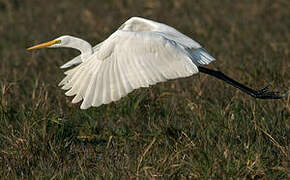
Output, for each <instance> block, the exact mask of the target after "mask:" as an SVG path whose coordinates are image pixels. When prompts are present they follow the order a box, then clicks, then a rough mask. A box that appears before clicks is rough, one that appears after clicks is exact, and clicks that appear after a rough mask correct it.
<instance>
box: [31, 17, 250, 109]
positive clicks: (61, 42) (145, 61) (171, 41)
mask: <svg viewBox="0 0 290 180" xmlns="http://www.w3.org/2000/svg"><path fill="white" fill-rule="evenodd" d="M42 47H51V48H58V47H70V48H75V49H78V50H79V51H80V52H81V54H80V55H79V56H77V57H75V58H74V59H72V60H70V61H69V62H67V63H65V64H64V65H63V66H61V68H68V67H71V66H73V65H78V66H76V67H74V68H72V69H70V70H68V71H66V72H65V75H66V77H65V78H64V79H63V80H62V81H61V82H60V83H59V85H60V86H62V89H64V90H67V92H66V95H67V96H75V97H74V98H73V100H72V102H73V103H78V102H80V101H81V100H83V102H82V104H81V109H87V108H89V107H91V106H95V107H98V106H100V105H102V104H108V103H110V102H112V101H117V100H119V99H120V98H121V97H124V96H126V95H127V94H128V93H130V92H131V91H133V90H134V89H137V88H140V87H148V86H149V85H154V84H156V83H158V82H164V81H166V80H169V79H176V78H182V77H188V76H191V75H193V74H197V73H198V72H199V69H201V66H203V65H207V64H209V63H210V62H212V61H214V60H215V58H213V57H212V56H211V55H210V54H209V53H208V52H207V51H206V50H205V49H203V48H202V47H201V45H200V44H199V43H197V42H196V41H194V40H193V39H191V38H189V37H188V36H186V35H184V34H182V33H180V32H179V31H177V30H176V29H174V28H173V27H170V26H168V25H166V24H162V23H158V22H155V21H152V20H148V19H144V18H140V17H132V18H130V19H129V20H127V21H126V22H125V23H124V24H122V25H121V26H120V28H119V29H118V30H117V31H115V32H114V33H113V34H111V35H110V36H109V37H108V38H107V39H106V40H104V41H103V42H101V43H99V44H97V45H96V46H95V47H92V46H91V45H90V44H89V43H88V42H86V41H84V40H82V39H79V38H76V37H72V36H67V35H66V36H61V37H59V38H57V39H55V40H53V41H49V42H47V43H43V44H40V45H36V46H33V47H31V48H28V49H29V50H32V49H37V48H42ZM201 70H202V72H204V73H207V74H210V73H208V71H206V70H205V68H203V69H201ZM209 71H210V70H209ZM212 74H215V73H211V75H212ZM219 78H220V79H223V80H225V77H224V76H223V77H219ZM230 84H231V83H230ZM232 85H233V84H232ZM235 87H236V86H235ZM238 88H239V87H238ZM244 89H245V88H244ZM241 90H243V89H241ZM243 91H245V92H247V91H249V92H247V93H248V94H250V95H252V94H254V95H255V92H254V90H252V91H253V92H251V89H250V90H249V88H248V89H246V90H243ZM251 93H252V94H251ZM254 95H252V96H254Z"/></svg>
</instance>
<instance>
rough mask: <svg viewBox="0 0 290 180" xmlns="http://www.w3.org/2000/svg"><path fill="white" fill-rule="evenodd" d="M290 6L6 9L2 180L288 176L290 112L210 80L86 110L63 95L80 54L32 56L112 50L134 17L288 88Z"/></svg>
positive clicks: (113, 2)
mask: <svg viewBox="0 0 290 180" xmlns="http://www.w3.org/2000/svg"><path fill="white" fill-rule="evenodd" d="M289 6H290V3H289V1H288V0H277V1H270V0H265V1H249V0H244V1H227V0H223V1H219V2H216V1H210V0H205V1H185V0H180V1H165V0H164V1H141V0H140V1H119V0H110V1H80V0H70V1H68V0H67V1H56V0H51V1H49V3H48V2H46V1H41V2H39V1H36V0H30V1H17V0H14V1H12V0H11V1H10V0H4V1H1V2H0V37H1V38H0V57H1V61H0V92H1V94H0V127H1V129H0V177H1V179H8V178H9V179H19V178H23V179H27V178H31V177H33V178H35V179H39V178H44V179H48V178H49V179H68V178H74V179H127V178H128V177H129V178H133V179H135V178H136V179H137V178H142V179H143V178H146V179H153V178H154V179H174V178H175V179H189V178H190V179H288V178H289V177H290V169H289V152H290V151H289V148H290V147H289V144H290V142H289V140H290V138H289V134H290V126H289V125H290V118H289V117H290V116H289V115H290V106H289V96H288V97H287V98H285V99H283V100H267V101H266V100H255V99H253V98H251V97H249V96H247V95H245V94H243V93H241V92H240V91H238V90H236V89H233V88H232V87H230V86H228V85H226V84H224V83H223V82H221V81H218V80H216V79H213V78H211V77H208V76H206V75H203V74H200V75H197V76H194V77H190V78H185V79H179V80H173V81H169V82H166V83H160V84H157V85H156V86H153V87H150V88H148V89H139V90H135V91H134V92H133V93H131V94H130V95H129V96H128V97H125V98H122V100H120V101H118V102H116V103H112V104H109V105H103V106H101V107H99V108H90V109H88V110H85V111H84V110H80V109H79V104H77V105H72V104H71V103H70V101H71V98H69V97H65V95H64V92H63V91H62V90H60V89H59V88H58V87H57V84H58V82H59V81H60V80H61V79H62V78H63V77H64V75H63V71H62V70H60V69H59V66H60V65H62V64H63V63H64V62H66V61H68V60H69V59H72V58H73V57H74V56H75V55H77V54H78V52H76V51H74V50H70V49H58V50H48V49H45V50H40V51H35V52H33V53H31V52H27V51H26V50H25V48H26V47H29V46H30V45H33V44H35V43H39V42H43V41H47V40H51V39H53V38H56V37H58V36H60V35H63V34H70V35H74V36H78V37H81V38H83V39H86V40H88V41H89V42H90V43H92V44H96V43H98V42H101V41H103V40H104V39H105V38H106V37H107V36H108V35H109V34H111V33H112V32H113V31H115V30H116V29H117V28H118V26H120V25H121V24H122V23H123V22H124V21H125V20H126V19H128V18H129V17H131V16H143V17H147V18H150V19H153V20H157V21H161V22H164V23H166V24H169V25H171V26H173V27H176V28H177V29H179V30H180V31H181V32H183V33H185V34H187V35H188V36H190V37H193V38H194V39H196V40H197V41H199V42H200V43H201V44H202V45H203V46H204V47H205V48H206V49H207V50H208V51H209V52H210V53H211V54H212V55H213V56H214V57H216V58H217V59H218V60H217V61H216V62H214V63H212V64H211V65H210V66H209V67H210V68H212V69H220V70H222V71H223V72H224V73H225V74H227V75H229V76H231V77H233V78H234V79H236V80H239V81H241V82H243V83H245V84H247V85H249V86H251V87H256V88H261V87H263V86H265V85H267V84H268V83H270V84H271V85H272V87H273V89H274V90H280V91H283V90H286V89H288V88H289V85H290V81H289V79H290V73H289V72H290V71H289V67H290V63H289V45H290V35H289V28H290V23H289V22H290V21H289V18H290V14H289V8H288V7H289Z"/></svg>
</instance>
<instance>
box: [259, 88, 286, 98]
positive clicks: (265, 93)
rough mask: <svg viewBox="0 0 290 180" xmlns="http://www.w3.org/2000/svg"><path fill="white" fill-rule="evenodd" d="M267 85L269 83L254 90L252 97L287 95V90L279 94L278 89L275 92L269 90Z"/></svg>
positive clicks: (281, 96) (280, 96) (279, 96)
mask: <svg viewBox="0 0 290 180" xmlns="http://www.w3.org/2000/svg"><path fill="white" fill-rule="evenodd" d="M269 87H270V85H268V86H266V87H264V88H262V89H260V90H258V91H256V92H255V93H254V95H253V97H255V98H259V99H281V98H283V97H286V96H287V95H288V91H285V92H284V93H283V94H281V93H280V92H278V91H276V92H272V91H269Z"/></svg>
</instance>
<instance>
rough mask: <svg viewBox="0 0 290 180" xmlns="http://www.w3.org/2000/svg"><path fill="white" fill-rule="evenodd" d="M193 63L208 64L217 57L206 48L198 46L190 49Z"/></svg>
mask: <svg viewBox="0 0 290 180" xmlns="http://www.w3.org/2000/svg"><path fill="white" fill-rule="evenodd" d="M189 53H190V55H191V60H192V61H193V63H195V64H196V63H197V64H199V65H207V64H209V63H211V62H212V61H215V60H216V59H215V58H214V57H212V56H211V55H210V54H209V53H208V52H207V51H206V50H205V49H204V48H198V49H195V50H190V51H189Z"/></svg>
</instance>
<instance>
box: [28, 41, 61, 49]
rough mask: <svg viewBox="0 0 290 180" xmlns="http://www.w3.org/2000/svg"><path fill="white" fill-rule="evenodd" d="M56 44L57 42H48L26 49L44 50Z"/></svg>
mask: <svg viewBox="0 0 290 180" xmlns="http://www.w3.org/2000/svg"><path fill="white" fill-rule="evenodd" d="M56 43H58V41H57V40H52V41H48V42H45V43H42V44H38V45H35V46H32V47H30V48H27V50H33V49H39V48H44V47H48V46H51V45H54V44H56Z"/></svg>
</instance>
